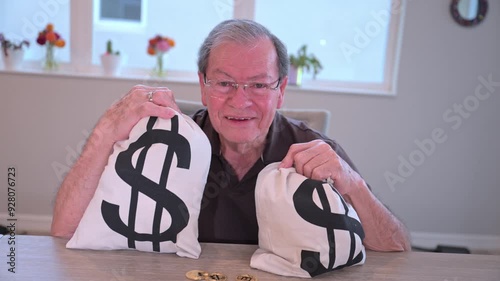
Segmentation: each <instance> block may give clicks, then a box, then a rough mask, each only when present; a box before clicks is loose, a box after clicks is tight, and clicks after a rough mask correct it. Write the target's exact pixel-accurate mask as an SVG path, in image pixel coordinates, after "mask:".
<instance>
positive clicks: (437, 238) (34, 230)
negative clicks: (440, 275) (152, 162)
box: [0, 213, 500, 252]
mask: <svg viewBox="0 0 500 281" xmlns="http://www.w3.org/2000/svg"><path fill="white" fill-rule="evenodd" d="M8 218H9V216H8V214H7V213H0V225H5V226H8V225H9V223H8V221H7V219H8ZM16 218H17V221H16V233H19V234H20V233H25V232H26V233H28V234H45V235H49V234H50V225H51V223H52V216H50V215H17V216H16ZM411 240H412V246H417V247H421V248H429V249H434V248H436V246H437V245H446V246H458V247H466V248H468V249H469V250H472V251H476V250H478V251H485V250H486V251H495V252H500V236H495V235H479V234H454V233H435V232H411Z"/></svg>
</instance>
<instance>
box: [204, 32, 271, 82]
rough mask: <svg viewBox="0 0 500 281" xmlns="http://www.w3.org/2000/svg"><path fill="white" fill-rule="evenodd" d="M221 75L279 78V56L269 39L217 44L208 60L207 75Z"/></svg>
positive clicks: (241, 77) (245, 77)
mask: <svg viewBox="0 0 500 281" xmlns="http://www.w3.org/2000/svg"><path fill="white" fill-rule="evenodd" d="M208 73H210V74H212V73H216V74H217V73H219V74H223V75H226V76H229V77H232V78H235V79H236V78H237V79H248V78H255V77H256V76H259V77H262V76H266V77H270V78H274V77H277V76H278V56H277V54H276V49H275V48H274V45H273V43H272V41H271V40H270V39H268V38H261V39H257V40H256V41H253V42H249V43H240V42H234V41H225V42H221V43H219V44H217V46H215V47H214V48H212V51H211V52H210V56H209V59H208V67H207V74H208Z"/></svg>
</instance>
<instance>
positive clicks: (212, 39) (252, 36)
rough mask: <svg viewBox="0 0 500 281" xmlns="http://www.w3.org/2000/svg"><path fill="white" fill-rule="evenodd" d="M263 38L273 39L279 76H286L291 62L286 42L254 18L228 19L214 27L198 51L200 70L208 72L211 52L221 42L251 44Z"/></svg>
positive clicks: (204, 72)
mask: <svg viewBox="0 0 500 281" xmlns="http://www.w3.org/2000/svg"><path fill="white" fill-rule="evenodd" d="M261 38H269V39H270V40H271V41H272V43H273V45H274V48H275V49H276V54H277V56H278V74H279V78H281V79H282V78H284V77H285V76H287V75H288V66H289V64H290V60H289V58H288V52H287V50H286V46H285V44H283V42H281V40H280V39H279V38H278V37H276V36H275V35H274V34H272V33H271V32H270V31H269V30H268V29H267V28H265V27H264V26H263V25H261V24H259V23H257V22H255V21H252V20H243V19H230V20H226V21H223V22H221V23H219V24H218V25H217V26H216V27H214V29H212V31H211V32H210V33H209V34H208V36H207V38H206V39H205V41H203V44H202V45H201V47H200V50H199V52H198V71H199V72H200V73H203V74H206V71H207V67H208V57H209V56H210V52H211V51H212V49H214V48H216V47H217V46H219V45H220V44H221V43H225V42H236V43H241V44H249V43H253V42H255V41H256V39H261Z"/></svg>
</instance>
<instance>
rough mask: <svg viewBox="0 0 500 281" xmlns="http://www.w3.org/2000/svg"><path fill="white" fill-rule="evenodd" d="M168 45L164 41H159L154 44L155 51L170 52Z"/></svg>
mask: <svg viewBox="0 0 500 281" xmlns="http://www.w3.org/2000/svg"><path fill="white" fill-rule="evenodd" d="M170 48H171V47H170V44H168V42H167V41H165V40H160V41H159V42H158V43H157V44H156V49H157V50H158V51H160V52H162V53H165V52H167V51H168V50H170Z"/></svg>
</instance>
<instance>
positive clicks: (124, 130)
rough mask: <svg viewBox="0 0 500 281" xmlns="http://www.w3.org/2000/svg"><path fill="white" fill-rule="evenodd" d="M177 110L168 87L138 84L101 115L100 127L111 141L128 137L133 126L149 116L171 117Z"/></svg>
mask: <svg viewBox="0 0 500 281" xmlns="http://www.w3.org/2000/svg"><path fill="white" fill-rule="evenodd" d="M176 111H178V112H180V110H179V108H178V106H177V104H175V99H174V95H173V93H172V91H171V90H169V89H168V88H166V87H149V86H144V85H136V86H134V87H132V89H131V90H130V91H129V92H128V93H127V94H126V95H124V96H123V97H122V98H121V99H120V100H118V101H117V102H115V103H114V104H113V105H112V106H111V107H110V108H109V109H108V110H107V111H106V113H105V114H104V115H103V117H101V119H100V121H99V124H98V129H99V130H100V131H101V132H103V134H106V135H108V137H107V138H108V139H109V140H111V141H119V140H123V139H125V138H127V136H128V134H129V132H130V130H131V129H132V127H133V126H134V125H135V124H137V122H138V121H139V120H141V119H142V118H144V117H148V116H157V117H160V118H164V119H170V118H172V117H173V116H174V115H175V114H176Z"/></svg>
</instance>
